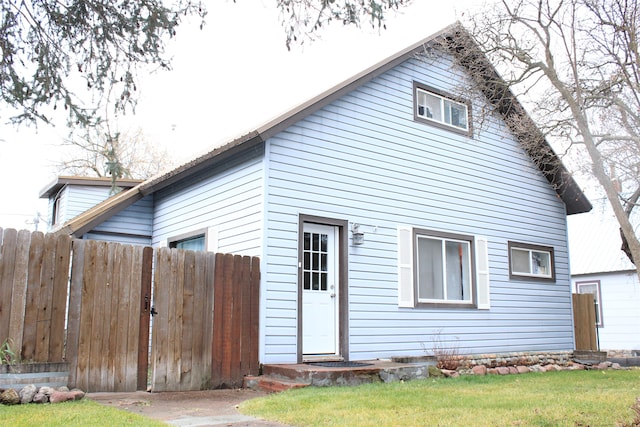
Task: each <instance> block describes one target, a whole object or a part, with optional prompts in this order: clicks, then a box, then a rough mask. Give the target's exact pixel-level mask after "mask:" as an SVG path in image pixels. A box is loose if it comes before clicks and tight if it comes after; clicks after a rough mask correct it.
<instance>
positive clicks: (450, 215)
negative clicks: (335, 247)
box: [264, 59, 573, 363]
mask: <svg viewBox="0 0 640 427" xmlns="http://www.w3.org/2000/svg"><path fill="white" fill-rule="evenodd" d="M452 69H455V67H454V66H453V65H452V64H450V63H446V61H445V63H443V64H442V65H439V66H437V67H435V66H433V64H427V63H425V62H421V61H419V60H417V59H412V60H409V61H407V62H406V63H405V64H403V65H400V66H398V67H396V68H394V69H393V70H391V71H389V72H387V73H385V74H383V75H382V76H380V77H378V78H376V79H374V80H373V81H371V82H369V83H367V84H366V85H364V86H363V87H361V88H360V89H358V90H355V91H353V92H352V93H350V94H348V95H346V96H344V97H342V98H340V99H339V100H337V101H335V102H333V103H332V104H330V105H328V106H327V107H325V108H323V109H322V110H320V111H319V112H317V113H315V114H313V115H311V116H309V117H308V118H307V119H305V120H303V121H301V122H299V123H297V124H296V125H294V126H292V127H290V128H288V129H287V130H285V131H283V132H281V133H280V134H278V135H277V136H275V137H274V138H272V139H270V140H269V143H268V145H267V150H268V156H269V163H268V182H269V194H268V195H267V204H268V224H269V229H268V230H267V231H266V235H267V248H266V251H267V254H266V263H267V265H266V280H267V283H266V289H267V297H266V302H265V303H266V312H267V316H268V318H267V321H266V325H267V326H266V329H265V333H266V337H265V343H266V346H265V359H266V360H264V362H266V363H273V362H280V361H289V362H293V361H295V356H296V335H295V326H296V324H297V323H296V322H297V320H296V319H297V317H296V316H297V313H296V307H297V306H296V304H297V303H296V301H297V285H296V283H297V269H296V265H295V263H293V262H292V260H295V259H297V227H298V215H299V214H301V213H302V214H308V215H317V216H324V217H330V218H335V219H340V220H348V221H349V222H350V223H358V224H360V229H361V231H363V232H364V233H365V242H364V244H363V245H361V246H350V247H349V248H348V250H349V272H348V275H349V279H348V280H349V347H350V354H349V357H350V358H351V359H353V360H362V359H370V358H377V357H389V356H395V355H421V354H424V353H425V351H428V350H430V349H431V348H432V346H433V345H434V342H435V341H438V342H445V343H447V345H449V346H452V347H453V346H455V347H456V348H458V349H459V351H460V352H463V353H484V352H508V351H538V350H539V351H544V350H570V349H572V348H573V338H572V318H571V291H570V283H569V276H568V259H567V247H566V219H565V211H564V205H563V204H562V202H561V201H560V199H559V198H558V197H557V195H556V193H555V192H554V191H553V189H552V188H551V187H550V185H549V183H548V182H547V181H546V179H545V178H544V177H543V176H542V175H541V173H540V172H539V171H538V169H537V168H535V166H534V165H533V164H532V163H531V161H530V159H529V158H528V157H526V155H525V154H524V152H523V150H522V148H521V147H520V146H519V145H518V144H517V143H516V142H515V141H514V140H513V137H512V136H511V134H510V133H509V132H508V130H507V129H506V128H505V127H504V125H503V123H502V122H501V121H500V120H497V119H496V118H491V117H486V118H485V120H484V122H483V125H482V128H481V129H480V133H479V135H478V134H476V135H474V138H469V137H467V136H465V135H460V134H457V133H455V132H450V131H447V130H442V129H439V128H436V127H432V126H428V125H425V124H423V123H418V122H415V121H414V120H413V109H412V107H413V97H412V88H413V81H414V80H415V81H418V82H420V83H423V84H426V85H429V86H432V87H435V88H438V89H441V90H445V91H449V92H455V90H456V88H455V87H452V86H451V85H452V83H451V82H455V81H457V77H456V76H455V75H453V74H452V72H451V70H452ZM473 102H474V103H475V104H476V105H474V107H475V109H474V126H478V122H479V120H478V119H479V113H478V111H479V107H480V106H479V105H477V99H474V100H473ZM398 225H409V226H417V227H421V228H425V229H433V230H440V231H447V232H455V233H461V234H470V235H481V236H485V237H487V238H488V243H489V248H488V249H489V264H490V275H491V276H490V279H491V309H490V310H469V309H446V308H442V309H427V308H408V309H406V308H399V307H398V291H397V287H398V277H397V227H398ZM509 240H512V241H518V242H524V243H531V244H538V245H546V246H552V247H553V248H554V251H555V262H556V264H555V267H556V277H557V280H556V283H541V282H531V281H526V282H524V281H517V282H516V281H510V280H509V270H508V254H507V242H508V241H509Z"/></svg>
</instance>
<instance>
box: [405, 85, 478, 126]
mask: <svg viewBox="0 0 640 427" xmlns="http://www.w3.org/2000/svg"><path fill="white" fill-rule="evenodd" d="M414 96H415V118H416V120H420V121H424V122H426V123H429V124H432V125H436V126H443V127H445V128H448V129H452V130H457V131H463V132H465V133H468V132H470V127H469V105H468V103H466V102H461V101H458V100H455V99H454V98H453V97H450V96H447V95H445V94H442V93H440V92H439V91H436V90H435V89H431V88H429V87H427V86H424V85H421V84H418V83H414Z"/></svg>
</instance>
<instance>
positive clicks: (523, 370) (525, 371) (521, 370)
mask: <svg viewBox="0 0 640 427" xmlns="http://www.w3.org/2000/svg"><path fill="white" fill-rule="evenodd" d="M516 371H518V373H519V374H528V373H529V372H531V369H529V368H527V367H526V366H522V365H518V366H516Z"/></svg>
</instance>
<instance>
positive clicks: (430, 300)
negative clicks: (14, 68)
mask: <svg viewBox="0 0 640 427" xmlns="http://www.w3.org/2000/svg"><path fill="white" fill-rule="evenodd" d="M419 239H431V240H439V241H440V242H441V243H443V244H441V245H440V249H441V251H442V271H443V272H444V273H447V267H446V263H447V255H446V244H444V243H445V242H457V243H463V244H465V245H466V246H467V253H468V254H469V262H468V264H467V265H466V266H465V267H466V270H467V277H469V280H470V281H471V283H470V284H469V291H470V293H471V295H468V297H467V298H465V299H460V300H450V299H448V295H447V290H448V287H449V286H448V283H447V282H448V281H447V276H448V274H443V283H442V294H443V298H442V299H434V298H420V292H417V294H418V295H417V300H418V303H419V304H452V303H453V304H469V305H471V304H473V285H474V280H473V278H472V271H473V268H472V262H473V260H472V259H471V258H472V251H471V245H472V243H473V240H464V239H456V238H452V237H442V236H431V235H429V234H422V233H420V234H416V242H415V244H416V246H417V245H418V240H419ZM419 268H420V267H419V265H416V269H418V270H419ZM418 270H416V273H418Z"/></svg>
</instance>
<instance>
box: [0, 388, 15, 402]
mask: <svg viewBox="0 0 640 427" xmlns="http://www.w3.org/2000/svg"><path fill="white" fill-rule="evenodd" d="M0 403H2V404H3V405H17V404H18V403H20V395H19V394H18V392H17V391H15V390H14V389H12V388H10V389H7V390H5V391H3V392H2V394H0Z"/></svg>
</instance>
